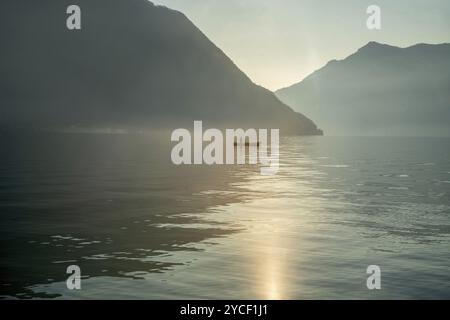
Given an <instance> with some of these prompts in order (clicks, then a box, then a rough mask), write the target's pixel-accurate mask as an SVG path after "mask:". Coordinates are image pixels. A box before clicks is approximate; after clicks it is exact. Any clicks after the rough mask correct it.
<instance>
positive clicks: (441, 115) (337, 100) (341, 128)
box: [276, 42, 450, 136]
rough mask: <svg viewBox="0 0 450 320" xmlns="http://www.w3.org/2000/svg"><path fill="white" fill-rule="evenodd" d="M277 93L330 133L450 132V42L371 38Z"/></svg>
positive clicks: (434, 133)
mask: <svg viewBox="0 0 450 320" xmlns="http://www.w3.org/2000/svg"><path fill="white" fill-rule="evenodd" d="M276 95H277V96H278V97H279V98H280V99H281V100H282V101H283V102H285V103H286V104H288V105H289V106H291V107H293V108H294V110H296V111H299V112H302V113H303V114H305V115H306V116H308V117H310V118H311V119H312V120H313V121H315V122H316V123H319V124H320V126H321V128H323V129H324V130H325V132H326V133H327V134H329V135H405V136H415V135H419V136H450V44H437V45H432V44H417V45H414V46H411V47H408V48H398V47H394V46H390V45H386V44H380V43H377V42H369V43H368V44H367V45H366V46H364V47H362V48H361V49H359V50H358V51H357V52H356V53H354V54H352V55H350V56H349V57H347V58H345V59H344V60H341V61H336V60H333V61H330V62H329V63H328V64H327V65H326V66H324V67H323V68H321V69H319V70H317V71H316V72H314V73H312V74H311V75H310V76H308V77H307V78H305V79H304V80H303V81H301V82H299V83H297V84H294V85H293V86H290V87H288V88H284V89H280V90H278V91H277V92H276Z"/></svg>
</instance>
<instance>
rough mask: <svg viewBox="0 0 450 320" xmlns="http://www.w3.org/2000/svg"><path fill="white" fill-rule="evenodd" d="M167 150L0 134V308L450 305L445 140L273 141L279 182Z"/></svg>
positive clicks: (138, 139)
mask: <svg viewBox="0 0 450 320" xmlns="http://www.w3.org/2000/svg"><path fill="white" fill-rule="evenodd" d="M169 140H170V137H169V136H167V139H155V138H154V137H150V136H148V135H144V134H140V135H119V134H116V135H102V134H91V135H90V134H60V135H54V134H49V135H43V136H41V135H39V136H31V135H28V136H27V135H23V136H15V135H7V134H3V135H2V136H0V146H1V148H2V156H1V159H0V215H1V226H0V228H1V229H0V231H1V236H0V237H1V238H0V239H1V245H0V253H1V260H0V275H1V279H0V296H2V297H3V298H125V299H131V298H137V299H166V298H172V299H184V298H189V299H201V298H207V299H208V298H218V299H334V298H336V299H344V298H347V299H361V298H368V299H385V298H401V299H403V298H406V299H417V298H425V299H429V298H438V299H443V298H447V299H449V298H450V139H448V138H386V137H385V138H381V137H380V138H375V137H373V138H369V137H368V138H347V137H291V138H283V139H282V140H281V142H280V170H279V173H278V174H277V175H275V176H261V175H260V171H259V168H258V167H257V166H250V165H246V166H235V165H230V166H212V167H207V166H180V167H177V166H174V165H172V164H171V161H170V148H171V145H170V143H169ZM73 264H75V265H78V266H80V268H81V272H82V282H81V285H82V288H81V290H68V289H67V287H66V283H65V280H66V278H67V277H68V275H67V274H66V268H67V267H68V266H69V265H73ZM369 265H378V266H379V267H380V268H381V286H382V288H381V290H368V289H367V286H366V279H367V277H368V275H367V274H366V269H367V267H368V266H369Z"/></svg>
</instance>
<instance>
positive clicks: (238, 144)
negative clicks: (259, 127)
mask: <svg viewBox="0 0 450 320" xmlns="http://www.w3.org/2000/svg"><path fill="white" fill-rule="evenodd" d="M243 145H245V146H246V147H250V146H257V147H259V141H258V142H256V143H250V142H247V141H246V142H245V143H240V142H237V141H235V142H234V146H235V147H237V146H243Z"/></svg>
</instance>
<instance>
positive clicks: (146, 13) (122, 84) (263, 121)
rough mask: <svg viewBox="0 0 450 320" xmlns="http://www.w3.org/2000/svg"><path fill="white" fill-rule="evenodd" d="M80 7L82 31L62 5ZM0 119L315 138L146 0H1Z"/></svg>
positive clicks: (182, 21)
mask: <svg viewBox="0 0 450 320" xmlns="http://www.w3.org/2000/svg"><path fill="white" fill-rule="evenodd" d="M73 4H75V5H78V6H79V7H80V8H81V30H68V28H67V27H66V19H67V18H68V16H69V15H68V14H67V13H66V9H67V7H68V6H69V5H73ZM0 23H1V28H0V34H1V39H2V40H1V41H2V49H1V54H0V57H1V58H0V105H1V108H0V125H1V126H2V127H12V128H29V127H32V128H110V127H112V128H116V127H117V128H144V129H145V128H158V129H161V128H164V129H170V128H175V127H179V126H192V121H194V120H202V121H203V122H204V126H210V127H212V126H214V127H218V128H221V127H228V128H240V127H243V128H247V127H252V128H280V129H281V133H282V134H304V135H315V134H321V131H320V130H318V129H317V127H316V125H315V124H314V123H313V122H312V121H311V120H309V119H308V118H306V117H305V116H303V115H301V114H299V113H296V112H294V111H293V110H292V109H291V108H290V107H288V106H286V105H285V104H283V103H281V102H280V101H279V100H278V98H277V97H276V96H275V95H274V94H273V93H272V92H270V91H269V90H266V89H264V88H262V87H260V86H257V85H255V84H254V83H253V82H252V81H251V80H250V79H249V78H248V77H247V76H246V75H245V74H244V73H243V72H242V71H240V70H239V69H238V68H237V67H236V66H235V65H234V64H233V62H232V61H231V60H230V59H229V58H228V57H227V56H226V55H225V54H224V53H223V52H222V51H221V50H220V49H219V48H217V47H216V46H215V45H214V44H213V43H212V42H211V41H210V40H209V39H208V38H207V37H206V36H205V35H204V34H203V33H202V32H201V31H200V30H199V29H198V28H196V27H195V26H194V25H193V24H192V23H191V22H190V21H189V20H188V19H187V18H186V17H185V16H184V15H183V14H182V13H180V12H177V11H174V10H170V9H168V8H166V7H161V6H155V5H154V4H153V3H151V2H149V1H146V0H127V1H123V0H70V1H66V0H59V1H50V0H42V1H24V0H8V1H2V2H1V4H0Z"/></svg>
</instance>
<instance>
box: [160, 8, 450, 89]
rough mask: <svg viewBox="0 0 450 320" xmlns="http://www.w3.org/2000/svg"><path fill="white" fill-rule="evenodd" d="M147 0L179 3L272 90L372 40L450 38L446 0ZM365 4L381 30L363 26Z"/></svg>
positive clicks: (396, 42) (408, 42) (405, 42)
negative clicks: (374, 11) (377, 11)
mask: <svg viewBox="0 0 450 320" xmlns="http://www.w3.org/2000/svg"><path fill="white" fill-rule="evenodd" d="M153 2H154V3H155V4H156V5H163V6H166V7H168V8H171V9H174V10H178V11H181V12H182V13H183V14H185V15H186V16H187V17H188V18H189V19H190V20H191V21H192V22H193V23H194V24H195V25H196V26H197V27H198V28H199V29H200V30H201V31H202V32H203V33H204V34H205V35H206V36H207V37H208V38H209V39H210V40H211V41H212V42H214V43H215V44H216V45H217V46H218V47H219V48H220V49H222V50H223V51H224V52H225V54H227V55H228V56H229V57H230V58H231V59H232V60H233V62H234V63H235V64H236V65H237V66H238V67H239V68H240V69H241V70H242V71H244V72H245V73H246V74H247V75H248V76H249V77H250V78H251V79H252V81H253V82H254V83H256V84H258V85H261V86H263V87H266V88H268V89H270V90H272V91H276V90H278V89H281V88H285V87H288V86H291V85H293V84H295V83H298V82H300V81H301V80H303V79H304V78H305V77H307V76H308V75H309V74H311V73H313V72H314V71H316V70H317V69H320V68H322V67H323V66H324V65H326V63H327V62H329V61H330V60H335V59H337V60H341V59H344V58H346V57H347V56H349V55H350V54H352V53H354V52H356V51H357V50H358V49H359V48H360V47H362V46H364V45H365V44H367V43H368V42H370V41H376V42H380V43H386V44H389V45H393V46H398V47H409V46H412V45H415V44H418V43H429V44H440V43H448V42H450V3H449V2H448V1H443V0H432V1H427V2H425V1H420V0H415V1H396V2H395V3H394V2H389V1H386V0H382V1H381V0H380V1H377V2H376V3H374V2H373V1H365V0H362V1H361V0H351V1H348V2H346V3H341V2H338V1H332V0H328V1H324V2H321V3H316V1H311V0H303V1H294V0H284V1H273V0H259V1H257V0H248V1H239V0H231V1H226V2H224V1H218V0H191V1H185V0H155V1H153ZM371 4H377V5H378V6H380V7H381V19H382V29H381V30H368V29H367V27H366V20H367V17H368V14H367V13H366V9H367V7H368V6H369V5H371ZM319 13H320V14H319Z"/></svg>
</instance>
